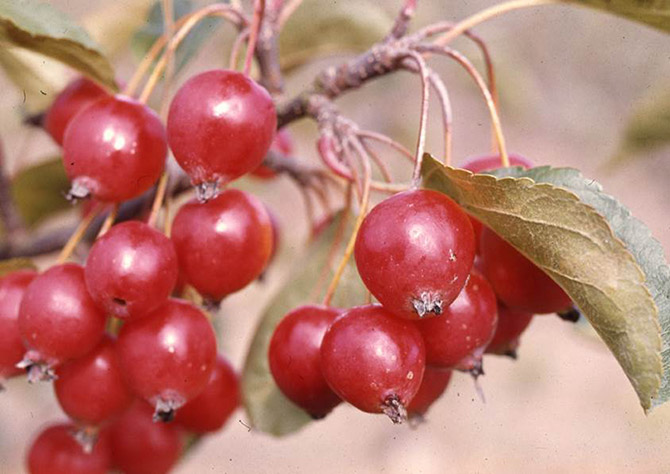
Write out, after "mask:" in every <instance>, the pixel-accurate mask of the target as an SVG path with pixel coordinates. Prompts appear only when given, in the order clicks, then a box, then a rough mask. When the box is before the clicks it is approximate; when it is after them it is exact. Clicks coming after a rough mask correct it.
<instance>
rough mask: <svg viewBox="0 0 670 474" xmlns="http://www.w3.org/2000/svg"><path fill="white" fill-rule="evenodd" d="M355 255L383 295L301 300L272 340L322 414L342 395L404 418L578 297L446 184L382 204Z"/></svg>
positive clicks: (287, 382) (297, 389) (280, 374)
mask: <svg viewBox="0 0 670 474" xmlns="http://www.w3.org/2000/svg"><path fill="white" fill-rule="evenodd" d="M510 158H511V164H512V165H517V166H524V167H530V166H532V165H531V164H530V163H529V162H528V161H527V160H525V159H523V158H521V157H518V156H512V157H510ZM499 164H500V159H499V157H495V156H494V157H481V158H475V159H471V160H470V161H468V162H467V163H465V164H464V165H463V167H464V168H466V169H469V170H470V171H473V172H482V171H487V170H490V169H493V168H497V167H498V166H499ZM354 256H355V260H356V266H357V268H358V273H359V275H360V277H361V279H362V280H363V283H364V284H365V286H366V287H367V289H368V291H369V292H370V293H371V294H372V296H374V297H375V298H376V299H377V301H378V302H379V303H380V304H368V305H365V306H358V307H354V308H350V309H338V308H331V307H325V306H314V305H311V306H309V305H308V306H301V307H299V308H296V309H294V310H293V311H291V312H289V313H288V314H287V315H286V316H285V317H284V318H283V319H282V320H281V321H280V323H279V324H278V325H277V327H276V329H275V332H274V334H273V336H272V339H271V342H270V347H269V353H268V358H269V364H270V370H271V372H272V375H273V376H274V379H275V381H276V383H277V385H278V386H279V388H280V389H281V391H282V392H283V393H284V394H285V395H286V396H287V397H288V398H289V399H290V400H291V401H293V402H294V403H295V404H297V405H298V406H300V407H301V408H302V409H304V410H305V411H306V412H307V413H309V414H310V415H311V416H312V417H314V418H323V417H324V416H326V415H327V414H328V413H329V412H330V411H331V410H332V409H333V408H334V407H335V406H337V405H338V404H339V403H340V402H341V401H346V402H348V403H350V404H351V405H353V406H355V407H357V408H359V409H360V410H362V411H365V412H368V413H384V414H386V415H388V416H389V417H390V418H391V420H392V421H393V422H394V423H399V422H402V421H403V420H404V419H406V418H407V416H408V415H409V416H411V417H413V418H421V417H422V416H423V415H424V414H425V413H426V411H427V410H428V408H429V407H430V405H431V404H432V403H433V402H434V401H435V400H437V399H438V398H439V397H440V396H441V395H442V393H443V392H444V391H445V389H446V387H447V385H448V383H449V380H450V377H451V374H452V371H453V370H461V371H466V372H470V373H471V374H472V375H473V376H475V377H476V376H478V375H480V374H482V373H483V370H482V357H483V354H484V352H489V353H494V354H502V355H509V356H513V357H514V356H515V355H516V353H515V351H516V348H517V346H518V344H519V337H520V335H521V333H522V332H523V331H524V330H525V329H526V327H527V326H528V324H529V323H530V321H531V318H532V317H533V315H534V314H542V313H553V312H565V311H569V310H570V308H571V307H572V304H571V300H570V298H569V297H568V295H567V294H566V293H564V292H563V290H562V289H561V288H560V287H559V286H558V285H557V284H556V283H554V282H553V280H551V279H550V278H549V277H548V276H547V275H546V274H544V273H543V272H542V271H541V270H540V269H539V268H537V267H536V266H535V265H534V264H533V263H531V262H530V261H529V260H528V259H526V258H525V257H524V256H523V255H522V254H520V253H519V252H517V251H516V250H515V249H514V248H513V247H511V246H510V245H509V244H507V243H506V242H505V241H504V240H502V239H501V238H500V237H498V236H497V235H496V234H495V233H493V232H492V231H491V230H490V229H488V228H486V227H484V226H483V225H482V224H481V223H480V222H478V221H477V220H476V219H474V218H471V217H469V216H467V215H466V214H465V213H464V212H463V211H462V210H461V209H460V208H459V206H458V205H457V204H456V203H455V202H453V201H452V200H450V199H449V198H448V197H446V196H445V195H443V194H441V193H438V192H436V191H431V190H425V189H417V190H410V191H405V192H402V193H399V194H395V195H393V196H392V197H390V198H388V199H386V200H384V201H382V202H381V203H380V204H378V205H377V206H376V207H374V208H373V209H372V211H371V212H370V213H369V214H368V215H367V216H366V217H365V219H364V220H363V223H362V225H361V227H360V230H359V232H358V235H357V237H356V243H355V247H354Z"/></svg>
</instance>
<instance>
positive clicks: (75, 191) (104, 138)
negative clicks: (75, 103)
mask: <svg viewBox="0 0 670 474" xmlns="http://www.w3.org/2000/svg"><path fill="white" fill-rule="evenodd" d="M166 156H167V142H166V137H165V129H164V128H163V125H162V124H161V121H160V119H159V118H158V116H157V115H156V114H155V113H154V112H153V111H152V110H151V109H150V108H149V107H147V106H146V105H144V104H142V103H140V102H137V101H135V100H134V99H131V98H129V97H124V96H121V95H117V96H110V97H106V98H103V99H99V100H98V101H96V102H94V103H93V104H91V105H89V106H88V107H86V108H85V109H84V110H82V111H81V113H79V114H77V115H76V116H75V117H74V118H73V119H72V121H71V122H70V125H69V126H68V128H67V130H66V133H65V138H64V142H63V164H64V166H65V171H66V172H67V175H68V177H69V178H70V180H72V188H71V190H70V193H69V194H70V196H71V197H72V198H83V197H87V196H89V195H90V196H92V197H94V198H95V199H98V200H100V201H103V202H120V201H125V200H127V199H130V198H133V197H136V196H139V195H140V194H142V193H143V192H144V191H146V190H147V189H149V188H150V187H151V186H152V185H153V184H154V183H155V182H156V180H157V179H158V177H159V176H160V174H161V172H162V171H163V167H164V165H165V157H166Z"/></svg>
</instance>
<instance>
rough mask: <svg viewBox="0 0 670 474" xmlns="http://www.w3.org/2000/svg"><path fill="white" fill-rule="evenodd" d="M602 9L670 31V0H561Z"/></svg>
mask: <svg viewBox="0 0 670 474" xmlns="http://www.w3.org/2000/svg"><path fill="white" fill-rule="evenodd" d="M563 1H565V2H566V3H573V4H576V5H585V6H587V7H592V8H597V9H599V10H604V11H607V12H610V13H614V14H615V15H619V16H622V17H624V18H628V19H629V20H634V21H638V22H640V23H644V24H646V25H649V26H652V27H654V28H657V29H659V30H662V31H665V32H668V33H670V0H651V1H650V0H563Z"/></svg>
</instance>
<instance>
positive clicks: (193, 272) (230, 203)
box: [172, 189, 272, 302]
mask: <svg viewBox="0 0 670 474" xmlns="http://www.w3.org/2000/svg"><path fill="white" fill-rule="evenodd" d="M172 241H173V242H174V245H175V248H176V250H177V256H178V257H179V266H180V268H181V271H182V274H183V275H184V278H185V279H186V282H187V283H188V284H190V285H192V286H193V287H194V288H195V289H196V290H197V291H198V292H199V293H200V294H201V295H202V296H203V297H205V298H207V299H209V300H212V301H217V302H218V301H220V300H221V299H222V298H223V297H224V296H226V295H229V294H230V293H234V292H236V291H238V290H241V289H242V288H244V287H245V286H247V285H248V284H249V283H251V282H252V281H254V280H255V279H256V278H258V276H259V275H260V274H261V273H262V272H263V270H264V269H265V266H266V265H267V263H268V260H269V258H270V253H271V252H272V224H271V222H270V217H269V216H268V213H267V211H266V210H265V206H264V205H263V203H261V202H260V201H259V200H258V199H256V198H255V197H254V196H252V195H251V194H249V193H246V192H244V191H239V190H237V189H227V190H225V191H223V192H222V193H221V194H219V195H218V196H217V197H216V198H214V199H210V200H209V201H207V202H205V203H199V202H198V201H197V200H192V201H190V202H188V203H186V204H184V205H183V206H182V207H181V209H179V212H177V215H176V216H175V218H174V222H173V224H172Z"/></svg>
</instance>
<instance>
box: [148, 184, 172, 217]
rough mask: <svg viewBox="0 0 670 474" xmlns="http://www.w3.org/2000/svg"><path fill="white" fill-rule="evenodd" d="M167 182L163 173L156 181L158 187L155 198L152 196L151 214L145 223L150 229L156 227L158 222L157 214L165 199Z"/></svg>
mask: <svg viewBox="0 0 670 474" xmlns="http://www.w3.org/2000/svg"><path fill="white" fill-rule="evenodd" d="M168 181H169V175H168V172H167V171H163V174H162V175H161V178H160V180H159V181H158V186H157V187H156V196H154V202H153V203H152V204H151V214H149V219H148V221H147V224H149V225H150V226H152V227H153V226H155V225H156V221H157V220H158V213H159V212H160V210H161V206H162V205H163V200H164V199H165V192H166V191H167V185H168Z"/></svg>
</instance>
